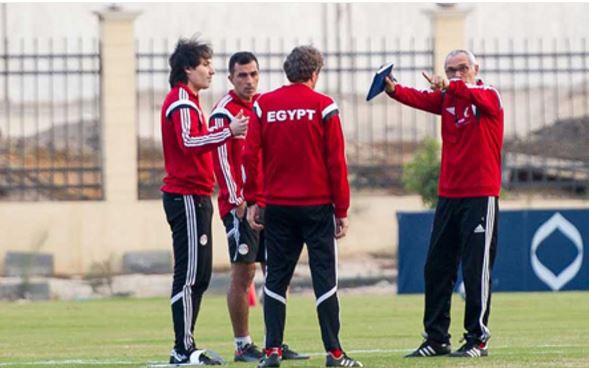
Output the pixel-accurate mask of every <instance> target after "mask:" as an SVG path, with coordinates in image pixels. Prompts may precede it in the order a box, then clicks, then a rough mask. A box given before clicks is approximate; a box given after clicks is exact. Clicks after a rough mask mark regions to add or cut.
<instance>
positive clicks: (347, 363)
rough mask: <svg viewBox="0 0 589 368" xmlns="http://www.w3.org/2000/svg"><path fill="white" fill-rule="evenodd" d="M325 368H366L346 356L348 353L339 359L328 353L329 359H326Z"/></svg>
mask: <svg viewBox="0 0 589 368" xmlns="http://www.w3.org/2000/svg"><path fill="white" fill-rule="evenodd" d="M325 366H326V367H364V365H363V364H362V363H360V362H359V361H357V360H354V359H352V358H350V357H349V356H347V355H346V353H344V354H342V355H341V356H340V357H339V359H338V358H336V357H334V356H333V355H331V353H327V357H326V358H325Z"/></svg>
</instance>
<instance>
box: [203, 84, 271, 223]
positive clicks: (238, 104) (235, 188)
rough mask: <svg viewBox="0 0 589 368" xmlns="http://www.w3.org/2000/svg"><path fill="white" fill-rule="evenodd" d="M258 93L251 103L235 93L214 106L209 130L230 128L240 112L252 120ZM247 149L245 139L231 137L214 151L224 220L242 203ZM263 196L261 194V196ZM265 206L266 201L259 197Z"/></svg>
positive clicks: (259, 180)
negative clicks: (230, 124) (244, 163)
mask: <svg viewBox="0 0 589 368" xmlns="http://www.w3.org/2000/svg"><path fill="white" fill-rule="evenodd" d="M258 96H259V94H258V95H255V96H254V98H253V100H252V102H245V101H243V100H241V99H240V98H239V97H238V96H237V95H236V94H235V92H234V91H229V93H227V94H226V95H225V96H223V97H222V98H221V99H220V100H219V101H218V102H217V103H216V104H215V106H214V107H213V111H212V112H211V117H210V118H209V127H210V128H211V129H218V128H221V127H224V126H228V125H229V123H230V122H231V119H233V118H234V117H235V116H236V115H237V114H239V111H243V114H244V115H245V116H248V117H249V118H250V122H251V120H252V117H253V114H254V112H253V110H252V108H253V103H254V102H255V101H256V100H257V98H258ZM244 147H245V139H244V138H232V139H229V140H228V141H227V142H225V143H224V144H222V145H220V146H218V147H217V149H216V150H214V151H213V166H214V167H215V176H216V177H217V183H218V184H219V198H218V200H219V214H220V215H221V218H223V217H225V216H226V215H227V214H228V213H229V212H230V211H231V210H232V209H233V208H235V207H237V206H239V205H240V204H241V203H243V201H244V198H243V183H244V181H245V177H244V175H245V173H244V168H243V149H244ZM258 184H259V186H258V187H259V188H261V187H262V182H261V175H258ZM259 194H261V193H259ZM259 202H261V203H263V202H264V201H263V198H261V197H260V198H259Z"/></svg>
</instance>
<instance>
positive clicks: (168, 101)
mask: <svg viewBox="0 0 589 368" xmlns="http://www.w3.org/2000/svg"><path fill="white" fill-rule="evenodd" d="M211 58H212V50H211V48H210V47H209V46H208V45H206V44H203V43H201V42H199V41H198V40H194V39H191V40H184V39H181V40H179V41H178V44H177V45H176V49H175V50H174V52H173V53H172V55H171V56H170V59H169V63H170V68H171V71H170V78H169V82H170V87H171V88H172V90H171V91H170V92H169V93H168V95H167V96H166V98H165V100H164V103H163V105H162V110H161V129H162V145H163V151H164V162H165V168H166V177H165V178H164V179H163V181H164V185H163V186H162V188H161V190H162V192H163V202H164V210H165V212H166V219H167V221H168V224H169V225H170V228H171V230H172V238H173V248H174V280H173V285H172V296H171V305H172V320H173V324H174V334H175V343H174V349H173V350H172V353H171V355H170V364H177V365H183V364H191V363H196V364H200V365H220V364H221V363H222V361H221V360H220V359H218V358H216V357H214V356H209V355H208V354H207V353H206V351H205V350H202V349H197V347H196V344H195V341H194V337H193V331H194V325H195V323H196V318H197V316H198V312H199V309H200V302H201V299H202V295H203V293H204V292H205V290H206V289H207V288H208V285H209V281H210V279H211V271H212V239H211V218H212V214H213V206H212V204H211V197H210V196H211V193H212V192H213V185H214V176H213V161H212V157H211V153H210V151H211V150H212V149H214V148H215V147H217V146H219V145H220V144H223V143H224V142H226V141H228V140H229V139H231V138H232V137H239V136H241V137H243V136H244V135H245V132H246V131H247V124H248V123H247V119H245V118H243V117H242V116H240V115H238V116H236V117H235V118H234V119H233V121H231V123H230V124H229V125H227V126H223V127H219V128H217V129H212V130H209V129H208V124H207V121H206V119H205V117H204V114H203V112H202V109H201V107H200V103H199V97H198V93H199V91H200V90H202V89H206V88H208V87H209V85H210V83H211V78H212V76H213V74H214V73H215V71H214V69H213V66H212V61H211Z"/></svg>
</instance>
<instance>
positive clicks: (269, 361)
mask: <svg viewBox="0 0 589 368" xmlns="http://www.w3.org/2000/svg"><path fill="white" fill-rule="evenodd" d="M265 367H280V355H278V353H272V354H270V355H264V357H263V358H262V359H261V360H260V363H258V368H265Z"/></svg>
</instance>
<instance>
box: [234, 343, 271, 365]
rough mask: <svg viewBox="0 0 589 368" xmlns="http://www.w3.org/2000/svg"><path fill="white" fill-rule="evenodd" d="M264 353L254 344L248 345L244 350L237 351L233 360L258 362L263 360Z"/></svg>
mask: <svg viewBox="0 0 589 368" xmlns="http://www.w3.org/2000/svg"><path fill="white" fill-rule="evenodd" d="M263 356H264V353H262V351H260V349H259V348H258V347H257V346H256V345H255V344H253V343H251V344H246V345H245V346H244V347H243V348H241V349H237V350H236V351H235V355H234V357H233V360H234V361H236V362H257V361H258V360H260V359H262V357H263Z"/></svg>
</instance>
